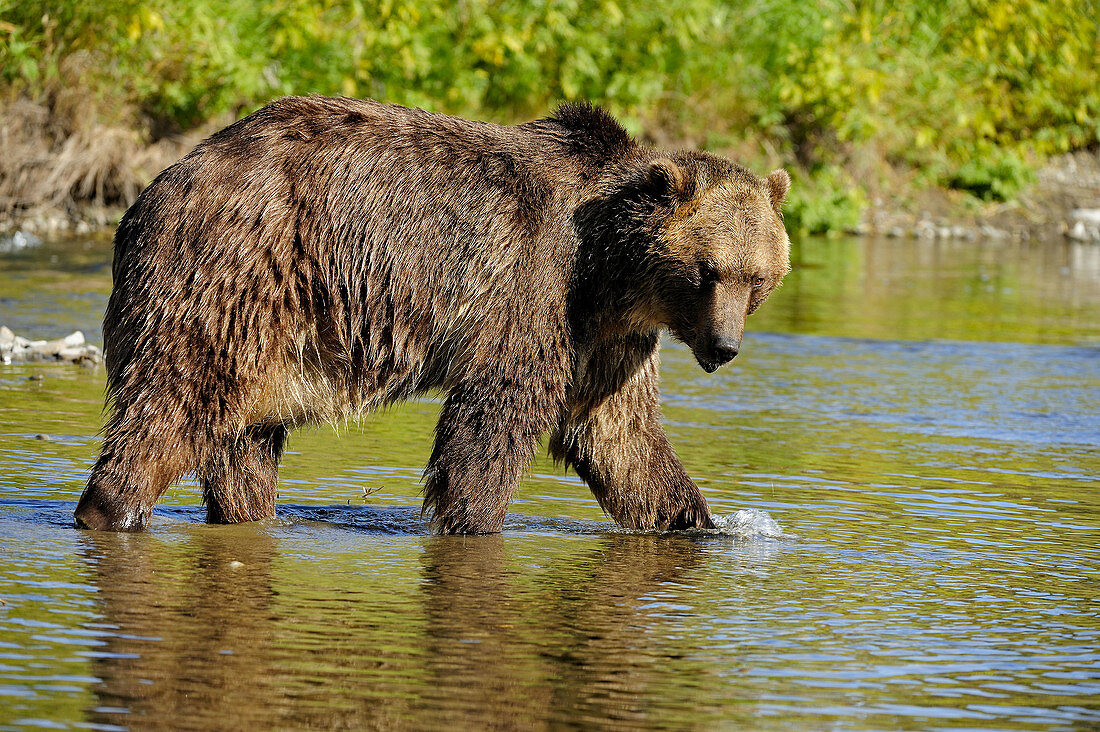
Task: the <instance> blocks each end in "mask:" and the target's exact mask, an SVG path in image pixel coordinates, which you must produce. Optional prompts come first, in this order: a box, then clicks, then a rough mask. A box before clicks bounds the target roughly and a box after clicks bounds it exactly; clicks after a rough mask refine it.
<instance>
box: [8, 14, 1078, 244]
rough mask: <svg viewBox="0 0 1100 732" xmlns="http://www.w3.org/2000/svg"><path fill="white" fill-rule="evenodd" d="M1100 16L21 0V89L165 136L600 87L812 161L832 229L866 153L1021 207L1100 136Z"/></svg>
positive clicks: (784, 157)
mask: <svg viewBox="0 0 1100 732" xmlns="http://www.w3.org/2000/svg"><path fill="white" fill-rule="evenodd" d="M1098 19H1100V8H1098V7H1097V5H1096V3H1095V1H1094V0H1043V1H1041V2H1040V1H1038V0H1022V1H1016V0H932V1H931V2H914V1H913V0H904V1H903V2H886V1H885V0H867V1H860V0H847V1H845V0H822V1H821V2H816V3H791V2H777V1H776V0H725V1H722V0H683V1H682V2H677V3H653V2H650V1H649V0H617V1H616V0H543V1H535V0H528V1H523V0H464V1H462V2H443V1H442V0H381V1H379V2H364V1H361V0H353V1H352V2H335V1H334V0H274V1H273V2H268V3H260V2H254V1H252V0H112V2H109V3H99V2H85V1H84V0H46V1H43V0H0V41H2V44H0V83H2V84H3V86H4V87H6V90H7V91H6V93H7V94H8V95H9V96H10V95H14V94H19V93H23V94H27V95H30V96H41V95H45V94H49V93H50V91H51V90H52V89H55V88H57V87H58V85H69V86H72V85H75V84H78V83H79V84H80V85H82V86H84V87H86V88H88V89H89V92H90V93H91V94H92V95H93V98H94V100H95V101H96V102H97V104H96V105H95V109H96V110H97V114H100V115H111V114H114V115H118V116H120V117H123V118H125V119H120V120H117V121H121V122H125V123H128V124H136V125H137V126H139V127H141V128H142V129H145V130H147V131H148V134H149V135H151V136H153V137H157V136H160V135H163V134H167V133H171V132H175V131H180V130H185V129H189V128H192V127H194V126H196V125H199V124H201V123H203V122H204V121H206V120H208V119H211V118H216V117H219V116H228V115H236V114H239V113H241V112H244V111H247V110H250V109H252V108H255V107H256V106H258V105H259V104H261V103H262V102H264V101H266V100H268V99H270V98H272V97H275V96H279V95H283V94H291V93H295V94H301V93H324V94H348V95H354V96H368V97H374V98H378V99H383V100H386V101H391V102H398V103H403V104H409V105H416V106H422V107H427V108H431V109H436V110H441V111H447V112H453V113H457V114H464V115H471V116H478V117H483V118H490V119H496V120H499V121H504V122H508V121H516V120H522V119H527V118H530V117H532V116H536V115H540V114H543V113H545V112H546V111H547V110H548V109H549V108H551V107H552V106H553V105H554V104H555V103H556V102H557V101H560V100H568V99H579V98H586V99H592V100H595V101H598V102H601V103H603V104H606V105H608V106H609V107H610V108H611V109H612V110H613V111H615V112H616V113H617V114H619V115H621V116H623V117H624V119H625V120H626V122H627V124H628V126H629V127H630V128H631V129H632V130H633V131H634V132H637V133H648V134H651V135H654V136H656V137H658V138H659V139H671V140H681V141H686V142H690V143H691V144H698V145H702V146H704V147H710V148H713V149H717V150H730V149H737V150H738V151H740V152H741V153H743V154H744V152H745V150H749V151H750V152H749V153H748V154H749V155H750V156H751V155H754V154H755V155H756V156H757V157H758V158H759V159H757V160H751V161H748V162H752V163H756V164H759V163H763V162H767V163H780V162H781V163H784V164H792V163H796V164H797V168H798V171H799V173H800V175H801V177H802V179H803V180H802V181H796V182H801V183H804V184H805V185H802V186H801V189H802V191H803V192H804V193H802V194H801V197H799V196H796V198H795V201H794V202H793V209H794V211H793V212H794V213H795V214H796V216H801V215H802V213H805V214H806V215H808V216H809V217H810V218H811V219H813V220H814V223H813V224H812V226H811V227H810V228H818V229H828V228H836V227H838V226H845V225H848V223H850V221H851V219H852V218H853V216H854V215H855V214H853V211H858V207H859V206H860V205H861V201H862V199H861V198H860V195H859V193H858V188H859V182H858V181H853V180H850V179H848V178H847V177H846V176H845V175H843V174H841V173H839V172H838V171H839V170H840V168H841V167H842V166H843V164H844V162H845V161H846V160H847V159H848V158H849V157H850V156H851V155H852V151H853V150H855V149H864V150H866V149H871V150H874V151H875V154H876V155H877V156H878V157H880V158H881V159H882V160H883V161H885V162H887V163H890V164H892V165H895V166H903V167H907V168H912V169H915V170H917V171H920V172H921V174H922V175H924V177H925V179H926V180H929V181H931V182H935V183H939V184H942V185H947V186H954V187H959V188H962V189H965V190H969V191H971V192H972V193H974V194H975V195H977V196H979V197H982V198H986V199H1004V198H1008V197H1011V196H1012V195H1013V194H1014V193H1015V192H1016V191H1017V190H1018V188H1019V186H1020V185H1021V184H1022V183H1023V182H1024V181H1026V180H1027V179H1028V176H1029V174H1030V170H1031V166H1032V165H1033V164H1034V163H1035V162H1036V161H1037V160H1039V159H1041V158H1042V157H1043V156H1046V155H1050V154H1053V153H1058V152H1062V151H1067V150H1072V149H1077V148H1081V147H1085V146H1089V145H1095V144H1097V142H1098V141H1100V50H1098V49H1100V35H1098V28H1100V26H1098ZM754 150H755V151H759V152H757V153H753V152H752V151H754ZM837 186H842V187H843V186H846V187H847V189H849V190H855V191H856V193H855V194H853V195H848V194H845V195H843V196H842V197H841V199H842V200H840V201H839V203H838V202H837V200H836V199H837V192H836V187H837ZM799 190H800V187H799V186H798V185H796V187H795V192H796V194H797V193H798V192H799ZM814 190H818V191H820V192H819V193H811V194H810V195H811V196H812V197H811V198H808V197H806V193H805V192H807V191H814ZM815 209H819V210H817V211H816V212H815ZM800 212H802V213H800ZM829 212H833V213H829Z"/></svg>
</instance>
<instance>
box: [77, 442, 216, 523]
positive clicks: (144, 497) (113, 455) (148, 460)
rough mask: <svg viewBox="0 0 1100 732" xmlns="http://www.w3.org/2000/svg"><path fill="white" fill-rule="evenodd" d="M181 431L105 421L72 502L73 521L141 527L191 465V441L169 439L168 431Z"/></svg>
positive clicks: (192, 457)
mask: <svg viewBox="0 0 1100 732" xmlns="http://www.w3.org/2000/svg"><path fill="white" fill-rule="evenodd" d="M179 434H180V431H179V430H175V429H167V428H158V427H157V426H155V425H149V424H140V425H139V424H132V423H130V424H127V423H125V422H114V421H113V423H112V424H108V427H107V431H106V436H105V437H104V440H103V448H102V450H101V451H100V454H99V458H98V459H97V460H96V464H95V467H93V468H92V476H91V478H90V479H89V480H88V485H87V486H86V487H85V488H84V492H83V493H82V494H81V496H80V502H79V503H78V504H77V506H76V512H75V513H74V518H75V519H76V525H77V526H78V527H80V528H82V529H99V530H104V531H140V530H141V529H143V528H145V526H146V525H147V524H148V522H149V516H150V515H151V514H152V512H153V505H154V504H155V503H156V502H157V499H159V498H160V497H161V495H163V493H164V491H166V490H167V489H168V486H170V485H171V484H172V483H174V482H175V481H176V480H177V479H178V478H179V477H180V475H182V474H183V473H185V472H187V471H188V470H192V469H193V468H194V464H195V457H194V450H193V449H192V448H191V446H190V445H179V444H172V436H175V435H179Z"/></svg>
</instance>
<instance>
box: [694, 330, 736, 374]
mask: <svg viewBox="0 0 1100 732" xmlns="http://www.w3.org/2000/svg"><path fill="white" fill-rule="evenodd" d="M740 348H741V339H740V338H731V337H729V336H713V337H712V338H710V339H709V341H708V342H707V343H706V345H705V347H704V348H701V349H697V350H696V351H695V359H696V360H697V361H698V362H699V365H700V366H702V367H703V370H704V371H706V372H707V373H708V374H713V373H714V372H715V371H717V370H718V367H719V366H722V365H723V364H727V363H729V362H730V361H732V360H733V357H734V356H736V355H737V352H738V350H740Z"/></svg>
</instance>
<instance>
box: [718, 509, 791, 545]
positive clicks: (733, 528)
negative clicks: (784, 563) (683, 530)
mask: <svg viewBox="0 0 1100 732" xmlns="http://www.w3.org/2000/svg"><path fill="white" fill-rule="evenodd" d="M711 518H712V519H713V521H714V526H715V528H716V529H717V530H718V533H719V534H721V535H723V536H734V537H736V538H738V539H789V538H791V535H790V534H788V533H786V532H784V531H783V527H782V526H780V525H779V522H778V521H776V520H775V519H773V518H772V517H771V515H770V514H769V513H768V512H767V511H761V510H760V509H758V508H743V509H741V510H740V511H737V512H736V513H730V514H726V515H725V516H712V517H711Z"/></svg>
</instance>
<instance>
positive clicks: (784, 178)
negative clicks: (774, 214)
mask: <svg viewBox="0 0 1100 732" xmlns="http://www.w3.org/2000/svg"><path fill="white" fill-rule="evenodd" d="M765 182H766V183H767V184H768V195H769V196H770V197H771V201H772V208H774V209H775V210H776V211H778V210H779V209H780V207H782V206H783V201H785V200H787V191H789V190H791V176H789V175H787V171H785V170H783V169H782V168H780V169H779V170H773V171H772V172H771V173H769V174H768V177H767V178H766V179H765Z"/></svg>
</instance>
